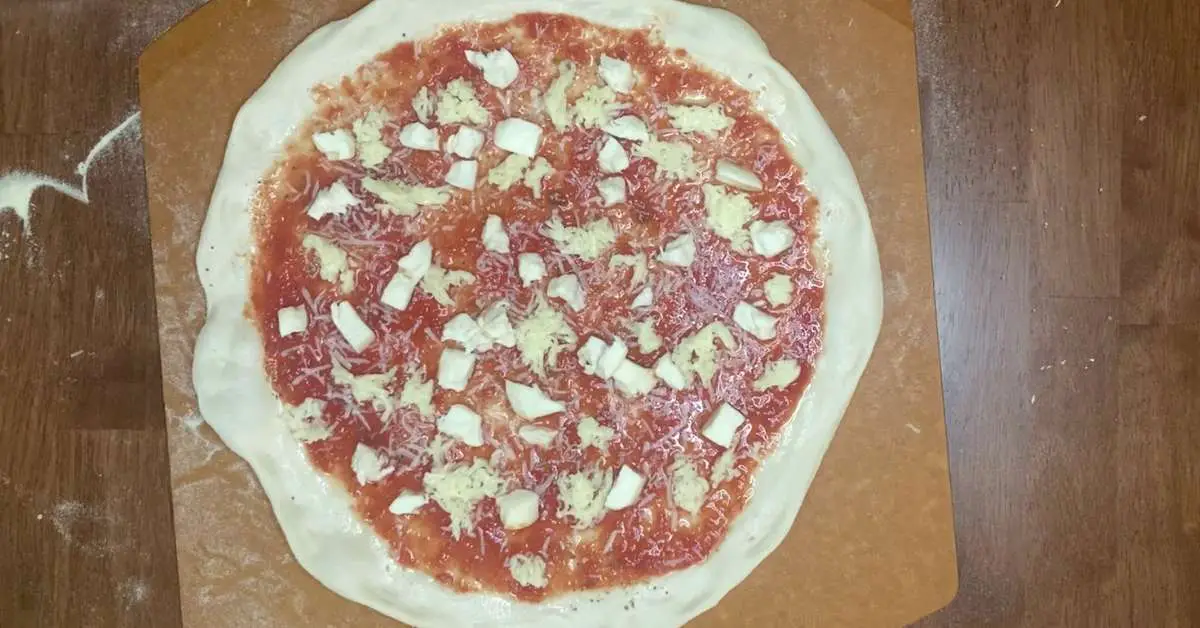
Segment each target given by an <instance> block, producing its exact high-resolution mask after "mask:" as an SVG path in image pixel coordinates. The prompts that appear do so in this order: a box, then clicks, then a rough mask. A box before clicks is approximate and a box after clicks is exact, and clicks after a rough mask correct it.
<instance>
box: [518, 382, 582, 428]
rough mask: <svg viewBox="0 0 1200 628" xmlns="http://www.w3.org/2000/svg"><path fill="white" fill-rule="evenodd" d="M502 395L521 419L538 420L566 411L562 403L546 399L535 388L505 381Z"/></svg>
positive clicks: (544, 394)
mask: <svg viewBox="0 0 1200 628" xmlns="http://www.w3.org/2000/svg"><path fill="white" fill-rule="evenodd" d="M504 394H505V396H507V397H508V403H509V405H511V406H512V409H513V412H516V413H517V416H519V417H521V418H522V419H529V420H533V419H540V418H542V417H544V416H549V415H551V414H557V413H559V412H565V411H566V409H567V406H566V405H564V404H563V403H562V402H560V401H555V400H553V399H551V398H550V397H547V396H546V393H544V392H542V389H540V388H538V387H537V386H526V385H525V384H519V383H517V382H514V381H512V380H505V382H504Z"/></svg>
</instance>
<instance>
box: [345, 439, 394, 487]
mask: <svg viewBox="0 0 1200 628" xmlns="http://www.w3.org/2000/svg"><path fill="white" fill-rule="evenodd" d="M350 470H351V471H353V472H354V479H356V480H358V483H359V484H360V485H363V486H366V485H367V484H373V483H375V482H378V481H379V480H382V479H383V478H384V477H386V476H387V475H388V474H389V473H391V472H392V471H394V470H395V467H393V466H392V465H391V464H389V463H388V461H387V458H385V457H384V456H383V455H382V454H381V453H379V452H378V451H375V450H374V449H371V448H370V447H367V446H366V445H364V444H362V443H359V444H358V445H356V446H355V447H354V455H353V456H352V457H351V458H350Z"/></svg>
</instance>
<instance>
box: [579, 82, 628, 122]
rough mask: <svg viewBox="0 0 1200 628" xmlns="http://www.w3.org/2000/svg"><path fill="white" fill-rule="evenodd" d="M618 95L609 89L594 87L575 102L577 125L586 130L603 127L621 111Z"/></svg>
mask: <svg viewBox="0 0 1200 628" xmlns="http://www.w3.org/2000/svg"><path fill="white" fill-rule="evenodd" d="M616 101H617V95H616V93H614V92H613V90H612V89H610V88H608V87H600V86H592V87H589V88H588V89H587V91H585V92H584V93H583V95H582V96H580V97H579V99H578V100H576V101H575V123H576V124H578V125H579V126H581V127H583V128H585V129H595V128H597V127H603V126H605V125H607V124H608V123H609V122H611V121H612V117H613V116H614V115H616V114H617V113H618V112H619V111H621V109H622V106H621V105H619V104H617V102H616Z"/></svg>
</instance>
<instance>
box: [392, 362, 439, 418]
mask: <svg viewBox="0 0 1200 628" xmlns="http://www.w3.org/2000/svg"><path fill="white" fill-rule="evenodd" d="M400 405H401V406H409V407H412V408H416V409H417V412H418V413H420V414H421V416H423V417H431V416H433V382H432V381H430V380H427V379H425V369H424V368H413V369H409V371H408V378H407V379H405V380H404V387H403V388H401V389H400Z"/></svg>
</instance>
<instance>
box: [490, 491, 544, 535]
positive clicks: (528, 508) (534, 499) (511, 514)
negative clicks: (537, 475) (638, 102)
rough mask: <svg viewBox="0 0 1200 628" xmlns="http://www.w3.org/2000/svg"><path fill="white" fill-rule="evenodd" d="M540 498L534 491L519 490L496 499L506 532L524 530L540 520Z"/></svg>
mask: <svg viewBox="0 0 1200 628" xmlns="http://www.w3.org/2000/svg"><path fill="white" fill-rule="evenodd" d="M538 501H539V500H538V496H537V493H534V492H533V491H527V490H525V489H517V490H515V491H513V492H511V493H509V494H507V495H501V496H499V497H497V498H496V509H497V510H499V511H500V523H501V524H503V525H504V528H505V529H506V530H523V529H525V528H528V527H529V526H531V525H533V522H535V521H537V519H538Z"/></svg>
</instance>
